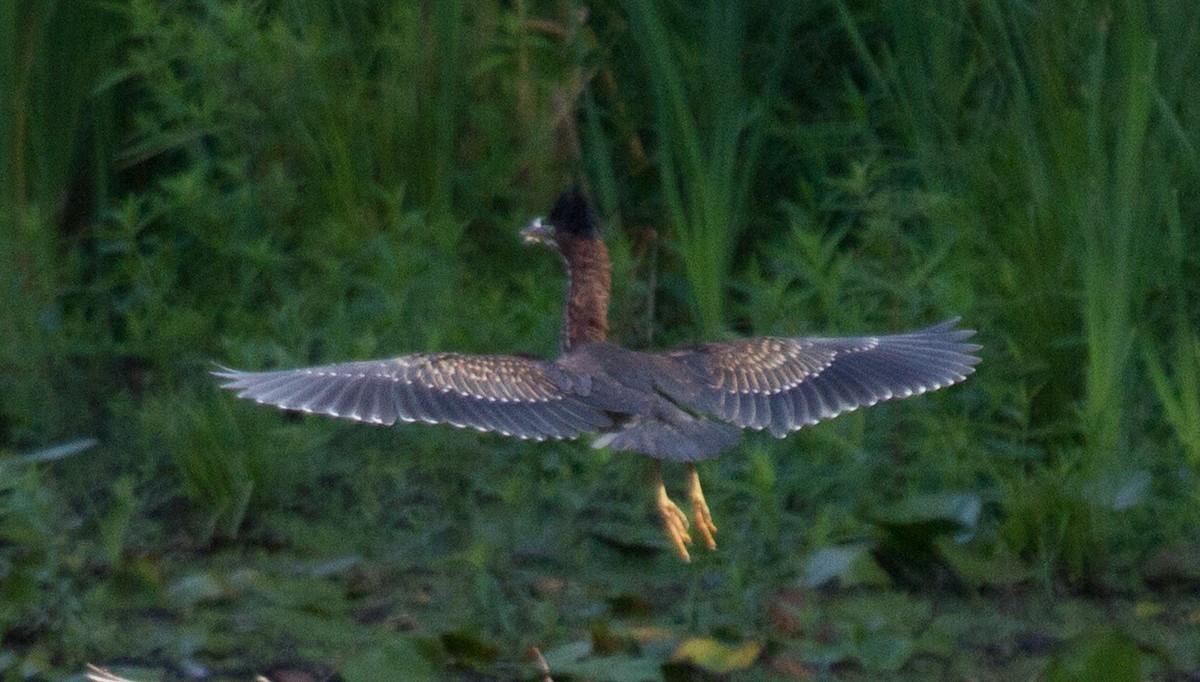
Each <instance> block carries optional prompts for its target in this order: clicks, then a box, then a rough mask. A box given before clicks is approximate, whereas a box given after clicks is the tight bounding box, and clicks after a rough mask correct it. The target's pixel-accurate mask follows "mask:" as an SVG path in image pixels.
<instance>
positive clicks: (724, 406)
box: [658, 318, 980, 437]
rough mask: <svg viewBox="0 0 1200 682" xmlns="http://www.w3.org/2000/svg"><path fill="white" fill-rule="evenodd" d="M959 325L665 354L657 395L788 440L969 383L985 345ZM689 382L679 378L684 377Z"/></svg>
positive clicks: (744, 342) (752, 341) (760, 340)
mask: <svg viewBox="0 0 1200 682" xmlns="http://www.w3.org/2000/svg"><path fill="white" fill-rule="evenodd" d="M957 322H958V319H957V318H955V319H951V320H947V321H946V322H943V323H941V324H938V325H935V326H933V327H928V328H925V329H920V330H916V331H912V332H906V333H903V334H893V335H890V336H861V337H844V338H817V337H813V338H805V337H795V338H782V337H755V338H747V339H736V340H734V341H729V342H727V343H714V344H707V345H703V346H697V347H695V348H689V349H683V350H675V351H669V352H666V353H661V354H659V357H660V358H661V359H662V360H664V361H666V362H668V363H673V366H674V368H675V369H677V370H678V371H677V372H675V373H673V374H672V375H671V376H670V377H664V379H663V380H662V381H660V382H659V383H658V386H659V389H660V390H662V391H663V392H664V393H666V394H667V395H669V396H670V397H671V398H672V399H674V400H676V401H678V402H679V403H681V404H682V405H685V406H687V407H689V408H691V409H695V410H697V411H700V412H704V413H707V414H710V415H712V416H714V417H717V418H718V419H722V420H725V421H728V422H730V423H733V424H736V425H737V426H741V427H743V428H752V429H770V431H771V433H772V435H775V436H777V437H783V436H785V435H787V434H788V433H790V432H792V431H795V430H797V429H800V428H801V427H804V426H810V425H812V424H816V423H817V422H819V421H822V420H825V419H830V418H832V417H835V416H837V415H839V414H842V413H844V412H848V411H850V410H854V409H857V408H859V407H862V406H864V405H873V404H875V403H877V402H879V401H881V400H891V399H893V398H906V397H908V396H912V395H918V394H921V393H925V392H926V391H932V390H936V389H938V388H942V387H945V386H949V385H951V384H954V383H957V382H959V381H962V380H963V379H965V378H966V377H967V376H968V375H969V374H971V373H972V372H974V371H975V367H974V366H975V365H976V364H977V363H978V362H979V357H978V356H977V355H976V353H977V352H978V351H979V349H980V347H979V346H978V345H975V344H972V343H965V342H964V340H965V339H967V338H969V337H971V336H972V335H973V334H974V333H975V332H974V331H973V330H968V329H956V328H955V325H956V324H957ZM681 374H682V375H683V376H684V377H686V378H684V379H680V375H681Z"/></svg>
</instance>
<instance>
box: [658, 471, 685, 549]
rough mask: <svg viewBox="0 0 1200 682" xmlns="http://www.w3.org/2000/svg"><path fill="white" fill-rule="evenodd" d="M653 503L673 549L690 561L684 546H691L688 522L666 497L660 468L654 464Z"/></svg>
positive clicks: (665, 488)
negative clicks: (656, 507) (656, 506)
mask: <svg viewBox="0 0 1200 682" xmlns="http://www.w3.org/2000/svg"><path fill="white" fill-rule="evenodd" d="M654 501H655V503H656V504H657V505H658V513H659V514H660V515H662V520H663V530H665V531H666V533H667V538H668V539H670V540H671V544H672V545H673V546H674V547H675V551H676V552H678V553H679V556H680V557H682V558H683V560H684V561H691V560H692V557H691V555H689V554H688V551H687V547H686V545H690V544H692V536H691V535H689V534H688V520H687V516H685V515H684V513H683V511H681V510H680V509H679V507H678V506H676V505H675V503H674V502H672V501H671V498H670V497H668V496H667V487H666V486H665V485H663V479H662V466H661V465H660V464H659V463H658V462H655V463H654Z"/></svg>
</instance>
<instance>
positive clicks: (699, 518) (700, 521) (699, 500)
mask: <svg viewBox="0 0 1200 682" xmlns="http://www.w3.org/2000/svg"><path fill="white" fill-rule="evenodd" d="M688 497H689V498H691V501H692V520H694V521H695V522H696V530H697V531H699V532H700V537H701V538H702V539H703V540H704V545H705V546H706V547H708V548H709V549H716V548H717V539H716V538H714V537H713V534H714V533H716V532H717V527H716V525H714V524H713V520H712V514H711V513H710V512H709V511H708V502H705V501H704V490H703V489H702V488H701V487H700V474H699V473H697V472H696V465H695V464H689V465H688Z"/></svg>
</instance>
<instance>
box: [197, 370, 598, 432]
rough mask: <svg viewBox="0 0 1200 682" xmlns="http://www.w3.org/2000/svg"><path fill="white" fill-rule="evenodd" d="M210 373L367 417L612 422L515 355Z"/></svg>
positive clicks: (495, 424) (533, 428)
mask: <svg viewBox="0 0 1200 682" xmlns="http://www.w3.org/2000/svg"><path fill="white" fill-rule="evenodd" d="M213 374H215V375H216V376H217V377H220V378H221V379H223V380H224V381H225V383H223V384H222V385H221V387H222V388H229V389H233V390H235V391H237V392H238V393H237V395H238V397H239V398H249V399H251V400H254V401H256V402H259V403H263V404H265V405H274V406H276V407H281V408H283V409H285V410H298V411H301V412H312V413H317V414H325V415H329V416H331V417H339V418H342V419H351V420H354V421H361V422H369V423H373V424H385V425H391V424H394V423H395V422H396V421H398V420H399V421H405V422H415V421H423V422H426V423H429V424H451V425H454V426H459V427H472V428H475V429H478V430H480V431H495V432H498V433H502V434H504V435H506V436H516V437H518V438H530V439H533V440H544V439H546V438H574V437H576V436H578V435H580V434H581V433H584V432H589V431H596V430H599V429H602V428H605V427H607V426H609V425H611V423H612V420H611V419H610V418H609V417H608V416H607V415H605V414H604V413H602V412H600V411H598V410H596V409H595V408H593V407H590V406H588V405H587V404H585V403H583V402H581V401H580V400H579V398H578V396H577V395H576V394H575V393H574V391H573V390H572V385H573V377H572V375H571V374H570V373H569V372H567V371H566V370H564V369H563V368H561V367H559V366H558V365H557V364H556V363H553V362H547V361H544V360H537V359H531V358H524V357H520V356H514V355H461V354H458V353H438V354H418V355H406V356H402V357H398V358H392V359H390V360H370V361H365V362H347V363H342V364H337V365H324V366H321V367H306V368H302V369H288V370H279V371H270V372H242V371H239V370H234V369H226V368H221V370H220V371H217V372H213Z"/></svg>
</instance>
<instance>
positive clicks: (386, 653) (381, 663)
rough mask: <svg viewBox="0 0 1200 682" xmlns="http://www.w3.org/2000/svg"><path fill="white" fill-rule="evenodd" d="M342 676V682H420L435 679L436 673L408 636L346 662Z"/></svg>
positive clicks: (398, 638)
mask: <svg viewBox="0 0 1200 682" xmlns="http://www.w3.org/2000/svg"><path fill="white" fill-rule="evenodd" d="M342 676H343V677H344V678H345V679H346V682H394V681H395V680H410V681H412V682H420V681H421V680H436V679H438V671H437V670H435V669H434V667H433V665H432V664H431V663H430V662H429V661H428V660H426V658H425V657H424V656H423V655H422V654H421V651H420V649H419V647H418V646H417V643H416V642H415V641H414V640H413V639H412V638H411V637H394V638H392V639H390V640H388V641H387V642H384V643H381V644H380V645H378V646H373V647H371V648H369V649H366V650H364V651H363V652H361V653H359V654H358V655H357V656H355V657H354V658H352V659H350V660H349V661H347V662H346V665H345V666H344V667H343V669H342Z"/></svg>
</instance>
